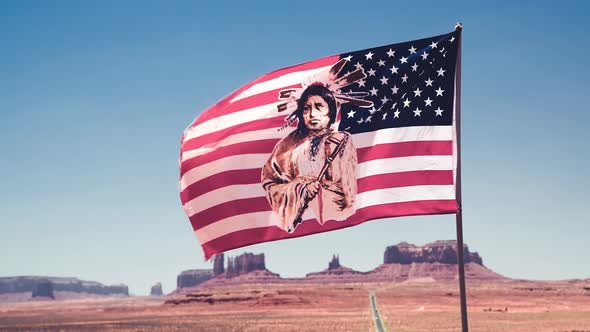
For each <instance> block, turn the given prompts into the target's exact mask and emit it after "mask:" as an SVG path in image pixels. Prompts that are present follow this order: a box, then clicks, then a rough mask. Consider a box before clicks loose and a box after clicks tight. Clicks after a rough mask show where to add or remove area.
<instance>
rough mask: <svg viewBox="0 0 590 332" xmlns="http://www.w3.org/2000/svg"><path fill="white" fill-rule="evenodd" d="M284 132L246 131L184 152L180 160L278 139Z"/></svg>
mask: <svg viewBox="0 0 590 332" xmlns="http://www.w3.org/2000/svg"><path fill="white" fill-rule="evenodd" d="M285 130H286V131H287V133H288V132H289V130H288V129H285ZM287 133H285V131H279V130H278V128H270V129H262V130H254V131H247V132H244V133H238V134H234V135H230V136H227V137H226V138H224V139H222V140H219V141H216V142H214V143H212V144H208V145H207V146H206V147H202V148H198V149H194V150H188V151H184V152H183V153H182V160H183V161H185V160H187V159H191V158H194V157H197V156H200V155H203V154H205V153H209V152H213V151H215V150H217V149H219V148H222V147H224V146H228V145H232V144H236V143H242V142H249V141H257V140H261V139H280V138H283V137H285V136H286V135H287Z"/></svg>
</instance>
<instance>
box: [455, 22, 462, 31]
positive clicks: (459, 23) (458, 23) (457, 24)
mask: <svg viewBox="0 0 590 332" xmlns="http://www.w3.org/2000/svg"><path fill="white" fill-rule="evenodd" d="M462 29H463V23H461V22H457V23H455V31H457V30H462Z"/></svg>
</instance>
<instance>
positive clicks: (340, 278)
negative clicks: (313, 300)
mask: <svg viewBox="0 0 590 332" xmlns="http://www.w3.org/2000/svg"><path fill="white" fill-rule="evenodd" d="M363 275H364V274H363V273H361V272H359V271H355V270H353V269H351V268H349V267H345V266H342V265H340V257H338V255H332V260H331V261H330V263H328V268H327V269H326V270H323V271H321V272H312V273H308V274H307V275H306V276H305V280H306V281H318V282H322V281H324V282H355V281H362V280H361V279H359V278H362V277H363Z"/></svg>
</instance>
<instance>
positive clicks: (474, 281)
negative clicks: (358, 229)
mask: <svg viewBox="0 0 590 332" xmlns="http://www.w3.org/2000/svg"><path fill="white" fill-rule="evenodd" d="M453 254H455V255H453ZM465 254H466V255H465V257H466V262H468V263H466V275H467V295H468V297H467V303H468V310H469V326H470V330H471V331H490V332H491V331H523V332H524V331H568V332H573V331H590V279H584V280H565V281H529V280H515V279H510V278H507V277H504V276H501V275H499V274H497V273H494V272H493V271H491V270H489V269H487V268H486V267H485V266H484V265H483V262H482V259H481V257H479V255H478V254H477V253H471V252H469V250H468V249H467V247H465ZM454 257H456V250H455V249H454V247H453V243H452V241H438V242H435V243H432V244H430V245H426V246H424V247H416V246H413V245H410V244H407V243H400V244H398V245H396V246H391V247H388V248H386V250H385V253H384V263H383V264H382V265H380V266H378V267H377V268H375V269H374V270H372V271H369V272H358V271H354V270H353V269H350V268H347V267H344V266H341V265H340V263H339V258H338V257H337V256H334V257H333V258H332V260H331V261H330V262H329V264H328V268H327V269H326V270H324V271H319V272H313V273H309V274H308V275H307V277H305V278H291V279H289V278H281V277H280V276H279V275H278V274H275V273H272V272H271V271H269V270H267V269H266V267H265V264H264V255H262V254H259V255H254V254H244V255H241V256H238V257H235V258H228V259H227V265H226V264H224V263H225V260H224V258H223V257H222V256H218V258H217V259H216V261H215V262H214V266H213V270H210V271H208V270H191V271H185V272H183V273H181V274H180V275H179V277H178V288H177V289H176V290H175V291H174V292H172V293H170V294H167V295H165V296H156V295H154V296H144V297H137V296H127V295H125V294H108V295H101V294H88V293H87V294H86V296H82V295H80V294H77V295H74V294H73V292H71V291H70V293H64V292H56V296H54V297H55V299H51V298H48V297H47V296H39V297H35V298H32V297H31V295H30V293H29V294H28V295H23V292H20V293H12V294H8V293H5V294H0V300H2V303H0V330H2V331H326V330H329V331H375V329H376V324H375V318H374V316H373V311H372V310H371V304H370V297H369V295H370V293H371V292H374V293H375V296H376V304H377V307H378V310H379V312H380V317H381V319H382V321H383V323H384V326H385V327H386V330H388V331H459V330H460V329H461V319H460V309H459V290H458V288H459V287H458V281H457V272H456V270H457V265H456V261H455V262H454V263H453V260H456V258H454ZM195 283H196V284H195ZM156 286H158V285H156ZM160 287H161V286H160ZM156 288H157V287H156ZM152 291H154V288H152ZM156 292H157V289H156ZM19 294H20V295H19Z"/></svg>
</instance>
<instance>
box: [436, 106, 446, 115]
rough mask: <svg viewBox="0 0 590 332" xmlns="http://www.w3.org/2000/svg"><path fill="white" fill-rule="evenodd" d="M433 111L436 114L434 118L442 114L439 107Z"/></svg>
mask: <svg viewBox="0 0 590 332" xmlns="http://www.w3.org/2000/svg"><path fill="white" fill-rule="evenodd" d="M434 111H435V112H436V116H442V112H444V111H443V110H441V109H440V107H439V108H437V109H435V110H434Z"/></svg>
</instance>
